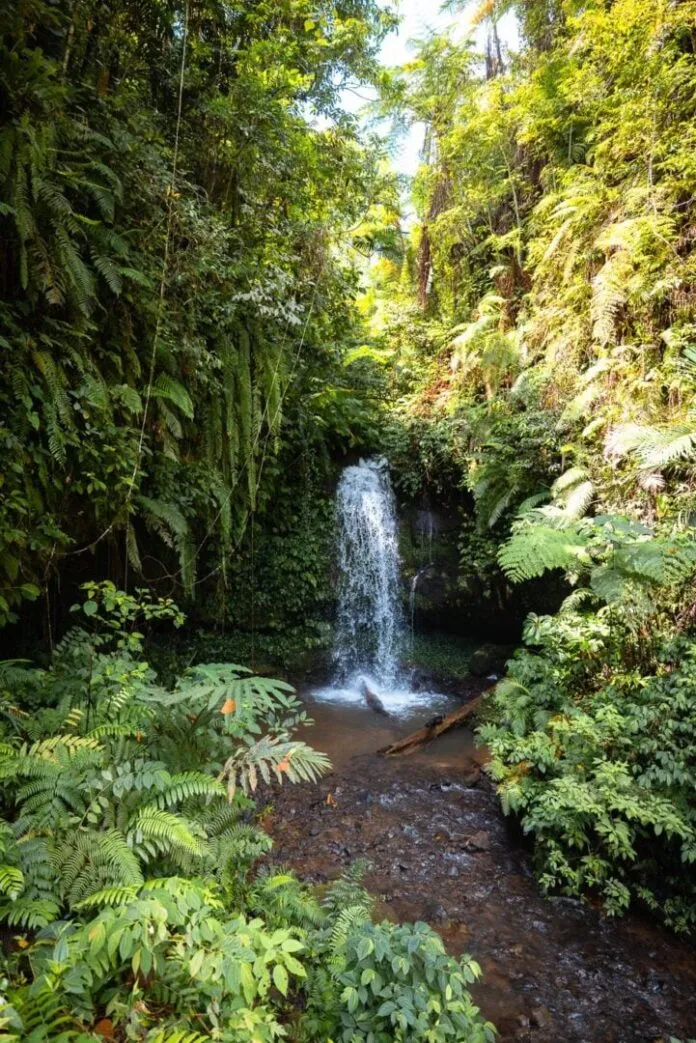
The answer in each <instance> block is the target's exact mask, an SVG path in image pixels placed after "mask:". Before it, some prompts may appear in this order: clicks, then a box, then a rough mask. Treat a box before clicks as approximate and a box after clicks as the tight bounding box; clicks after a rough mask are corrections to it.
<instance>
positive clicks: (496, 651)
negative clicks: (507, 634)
mask: <svg viewBox="0 0 696 1043" xmlns="http://www.w3.org/2000/svg"><path fill="white" fill-rule="evenodd" d="M510 655H511V649H510V647H509V646H508V645H494V644H490V643H488V644H485V645H481V647H480V648H477V649H476V651H475V652H474V653H473V654H472V656H471V659H470V660H469V673H471V674H473V675H474V677H488V676H489V674H501V673H502V672H503V670H504V668H505V663H506V662H507V660H508V658H509V657H510Z"/></svg>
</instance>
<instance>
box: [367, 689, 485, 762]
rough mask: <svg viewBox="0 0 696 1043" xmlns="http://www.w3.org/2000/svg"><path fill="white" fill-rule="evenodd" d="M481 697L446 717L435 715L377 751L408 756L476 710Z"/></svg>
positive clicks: (388, 755) (385, 754)
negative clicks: (416, 728) (421, 725)
mask: <svg viewBox="0 0 696 1043" xmlns="http://www.w3.org/2000/svg"><path fill="white" fill-rule="evenodd" d="M484 694H485V693H484ZM482 699H483V695H477V696H476V698H475V699H472V700H471V701H470V702H468V703H466V705H464V706H460V707H459V709H458V710H455V711H454V712H453V713H448V714H447V716H446V717H435V718H434V719H433V720H432V721H430V722H429V723H428V724H426V725H424V727H422V728H419V729H418V731H416V732H411V734H410V735H407V736H406V738H405V739H398V740H397V741H396V742H393V743H392V744H391V746H385V747H383V749H381V750H379V753H381V754H382V755H383V756H384V757H395V756H397V755H401V756H408V754H409V753H415V752H416V750H417V749H418V748H419V746H424V745H425V744H426V743H428V742H432V741H433V739H437V737H438V735H442V734H443V733H444V732H448V731H450V730H451V729H452V728H456V727H457V726H458V725H460V724H462V723H463V721H465V720H466V718H467V717H470V716H471V714H472V713H473V712H474V710H476V708H477V707H478V705H479V703H480V702H481V700H482Z"/></svg>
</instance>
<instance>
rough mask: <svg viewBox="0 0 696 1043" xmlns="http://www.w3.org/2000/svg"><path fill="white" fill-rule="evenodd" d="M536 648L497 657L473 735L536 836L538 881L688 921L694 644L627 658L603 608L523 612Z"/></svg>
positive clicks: (695, 818) (695, 752)
mask: <svg viewBox="0 0 696 1043" xmlns="http://www.w3.org/2000/svg"><path fill="white" fill-rule="evenodd" d="M525 637H526V640H527V642H528V644H530V645H532V644H533V645H535V646H536V649H535V650H533V651H532V650H523V651H520V652H518V654H517V655H516V657H515V658H514V659H513V660H512V661H511V662H510V663H509V669H508V676H507V677H506V678H505V679H504V680H503V681H501V682H500V683H499V684H498V686H497V689H496V692H495V695H494V698H493V706H492V710H491V711H490V719H489V721H488V722H487V723H486V724H485V725H484V726H483V727H482V728H481V729H480V731H479V735H480V738H481V739H482V740H483V741H484V742H485V743H487V745H488V746H489V747H490V749H491V752H492V754H493V760H492V762H491V769H490V770H491V772H492V774H493V777H494V779H495V780H496V782H497V784H498V792H499V794H500V797H501V800H502V803H503V807H504V810H505V811H506V812H514V813H515V814H517V815H519V817H520V820H521V823H522V826H523V828H524V830H525V832H527V833H530V834H532V835H533V837H534V841H535V852H536V859H537V866H538V871H539V879H540V882H541V884H542V886H543V887H544V889H545V890H547V891H561V892H562V893H565V894H569V895H580V894H583V893H586V892H592V893H596V894H599V895H600V896H601V898H602V900H603V902H604V905H605V907H606V909H607V911H608V912H609V913H612V914H616V913H621V912H623V911H624V910H625V909H626V908H627V907H628V905H629V904H630V902H631V900H632V899H633V898H639V899H641V900H643V901H644V902H646V903H647V904H648V905H649V906H650V907H651V908H653V909H656V910H658V909H659V910H660V912H661V914H662V915H663V916H664V918H665V920H666V922H667V923H668V924H670V925H671V926H672V927H674V928H675V929H677V930H681V931H686V930H689V929H690V928H691V927H693V926H694V924H696V887H695V886H694V882H693V875H692V873H691V872H690V866H691V865H692V864H693V863H694V862H695V861H696V812H695V811H694V774H693V765H694V763H695V760H696V643H694V642H693V641H691V640H689V639H688V638H685V637H683V638H677V639H671V640H669V639H667V638H664V639H663V640H662V642H661V643H658V645H657V648H656V651H655V655H654V660H653V662H652V663H651V664H650V665H649V666H646V665H645V663H641V664H640V669H639V668H637V667H636V666H632V665H631V664H630V658H631V649H632V645H631V635H630V634H629V633H628V632H627V631H626V630H625V628H622V627H621V626H620V625H619V624H617V621H616V619H615V618H613V617H612V615H611V611H610V610H609V609H608V608H605V609H600V610H599V611H597V612H596V613H588V614H586V615H581V614H579V613H578V612H576V611H572V610H566V611H565V612H561V613H560V614H559V616H557V617H555V618H550V617H541V618H539V617H534V616H532V617H530V620H529V621H528V624H527V628H526V633H525Z"/></svg>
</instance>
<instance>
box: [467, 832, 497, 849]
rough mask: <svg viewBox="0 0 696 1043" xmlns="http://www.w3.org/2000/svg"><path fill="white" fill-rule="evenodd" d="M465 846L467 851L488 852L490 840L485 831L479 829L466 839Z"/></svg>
mask: <svg viewBox="0 0 696 1043" xmlns="http://www.w3.org/2000/svg"><path fill="white" fill-rule="evenodd" d="M465 844H466V847H467V848H468V849H469V851H490V849H491V838H490V835H489V834H488V833H487V832H486V830H485V829H479V830H478V831H477V832H476V833H472V834H471V836H470V837H467V839H466V841H465Z"/></svg>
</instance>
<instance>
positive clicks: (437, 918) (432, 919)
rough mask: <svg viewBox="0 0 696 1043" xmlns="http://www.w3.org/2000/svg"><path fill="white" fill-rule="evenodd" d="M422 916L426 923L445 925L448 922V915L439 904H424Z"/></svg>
mask: <svg viewBox="0 0 696 1043" xmlns="http://www.w3.org/2000/svg"><path fill="white" fill-rule="evenodd" d="M423 914H424V918H425V920H426V921H427V922H428V923H445V921H447V920H449V913H448V912H447V910H446V909H445V907H444V905H442V904H441V903H440V902H426V904H425V906H424V908H423Z"/></svg>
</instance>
